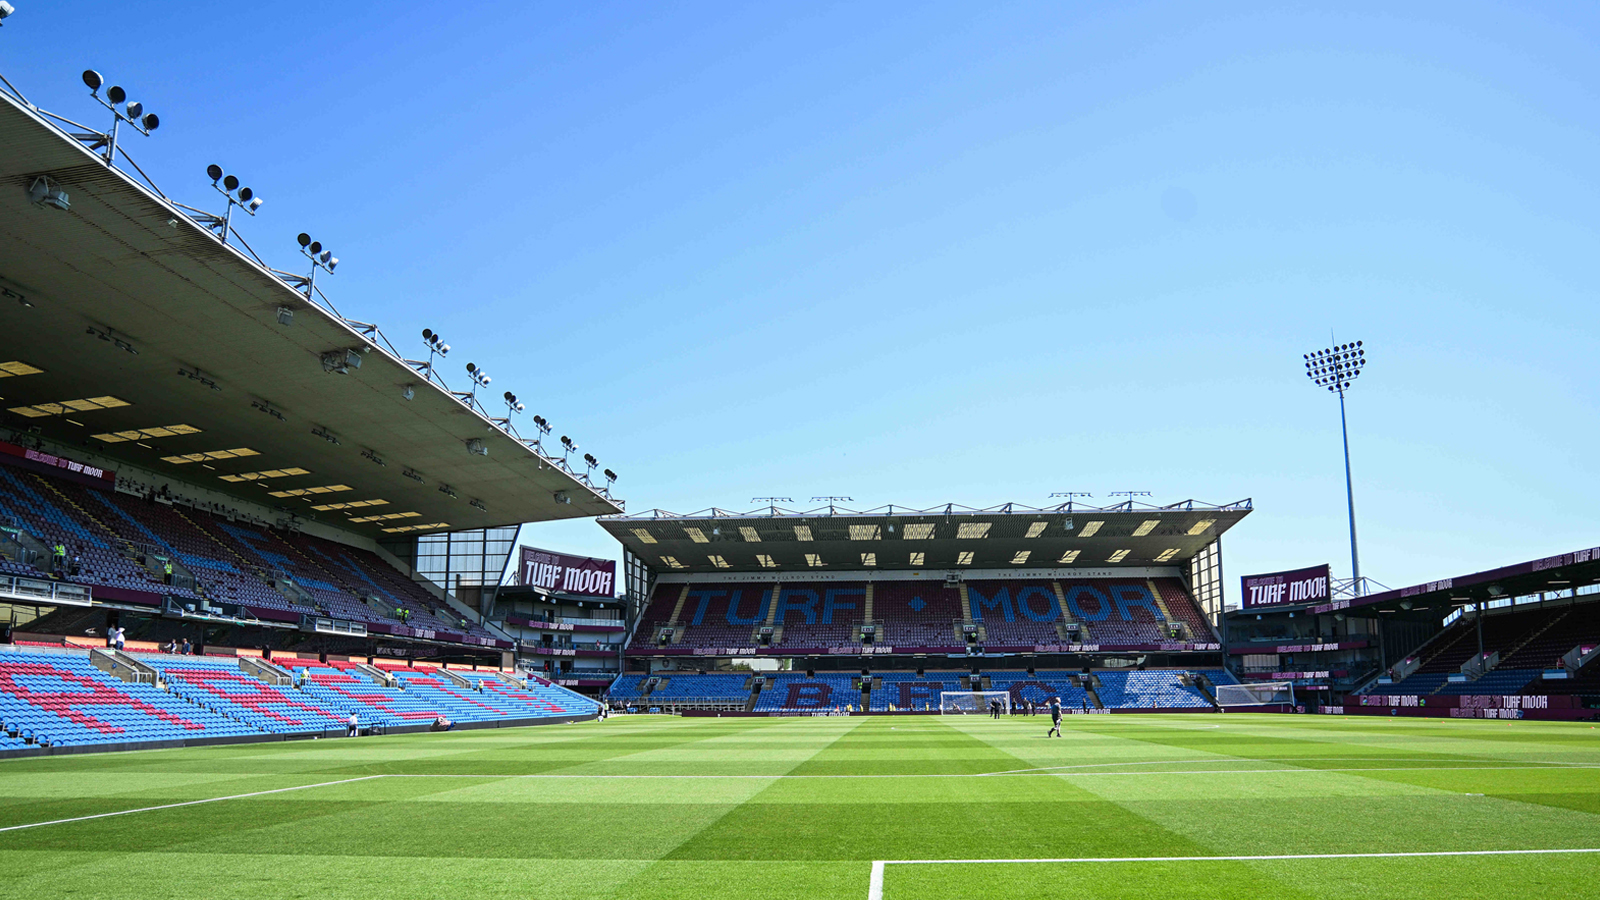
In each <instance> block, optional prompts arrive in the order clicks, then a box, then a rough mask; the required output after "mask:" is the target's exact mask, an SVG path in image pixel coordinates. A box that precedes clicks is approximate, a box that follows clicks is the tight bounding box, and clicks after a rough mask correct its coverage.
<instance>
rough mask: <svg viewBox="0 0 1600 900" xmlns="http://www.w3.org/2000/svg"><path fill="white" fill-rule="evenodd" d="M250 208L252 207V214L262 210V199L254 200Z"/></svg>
mask: <svg viewBox="0 0 1600 900" xmlns="http://www.w3.org/2000/svg"><path fill="white" fill-rule="evenodd" d="M248 206H249V207H250V211H251V212H252V213H253V212H255V211H256V210H258V209H260V208H261V198H260V197H256V198H254V199H253V200H251V201H250V203H249V204H248Z"/></svg>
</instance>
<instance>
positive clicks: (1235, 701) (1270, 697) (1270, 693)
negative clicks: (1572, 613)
mask: <svg viewBox="0 0 1600 900" xmlns="http://www.w3.org/2000/svg"><path fill="white" fill-rule="evenodd" d="M1211 692H1212V694H1213V695H1214V696H1215V697H1216V698H1217V705H1218V706H1293V705H1294V702H1295V701H1294V682H1292V681H1253V682H1250V683H1248V684H1214V685H1212V686H1211ZM1224 692H1226V693H1224ZM1225 696H1226V698H1227V699H1224V697H1225Z"/></svg>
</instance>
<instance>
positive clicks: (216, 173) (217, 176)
mask: <svg viewBox="0 0 1600 900" xmlns="http://www.w3.org/2000/svg"><path fill="white" fill-rule="evenodd" d="M206 176H207V177H209V178H210V179H211V180H212V181H213V182H216V181H221V180H222V167H221V166H219V165H217V164H216V163H212V164H211V165H209V166H206Z"/></svg>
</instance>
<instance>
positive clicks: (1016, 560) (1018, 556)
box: [1011, 550, 1033, 566]
mask: <svg viewBox="0 0 1600 900" xmlns="http://www.w3.org/2000/svg"><path fill="white" fill-rule="evenodd" d="M1032 553H1033V551H1032V550H1018V551H1017V552H1016V553H1014V554H1012V556H1011V564H1012V565H1013V566H1020V565H1022V564H1023V563H1025V562H1027V561H1028V557H1029V556H1030V555H1031V554H1032Z"/></svg>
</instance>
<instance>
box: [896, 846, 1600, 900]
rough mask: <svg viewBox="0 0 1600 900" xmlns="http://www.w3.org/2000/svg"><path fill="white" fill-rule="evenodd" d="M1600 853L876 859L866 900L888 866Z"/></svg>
mask: <svg viewBox="0 0 1600 900" xmlns="http://www.w3.org/2000/svg"><path fill="white" fill-rule="evenodd" d="M1574 853H1600V847H1583V848H1571V849H1557V850H1419V851H1411V852H1398V853H1279V854H1273V855H1270V856H1082V857H1077V858H1068V859H877V860H873V861H872V875H871V878H870V879H869V880H868V882H867V900H883V871H884V868H885V867H887V866H934V865H988V864H1001V865H1009V864H1022V863H1141V862H1267V861H1272V860H1294V859H1400V858H1406V857H1420V856H1549V855H1554V854H1574Z"/></svg>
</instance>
